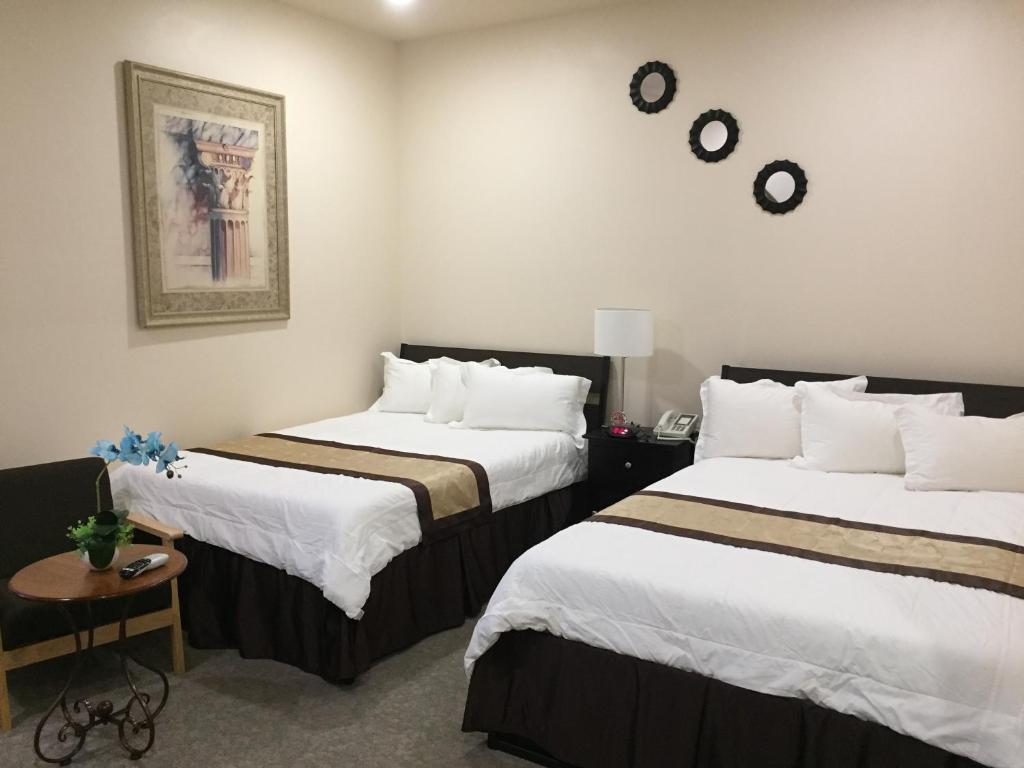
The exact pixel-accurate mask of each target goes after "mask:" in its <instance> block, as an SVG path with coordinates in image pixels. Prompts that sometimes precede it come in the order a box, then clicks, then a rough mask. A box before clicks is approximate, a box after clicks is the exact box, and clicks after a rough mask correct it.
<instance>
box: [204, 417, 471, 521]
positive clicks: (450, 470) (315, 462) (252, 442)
mask: <svg viewBox="0 0 1024 768" xmlns="http://www.w3.org/2000/svg"><path fill="white" fill-rule="evenodd" d="M190 450H191V451H192V452H194V453H206V454H209V455H211V456H220V457H222V458H225V459H234V460H236V461H247V462H251V463H254V464H264V465H267V466H272V467H285V468H288V469H299V470H304V471H306V472H319V473H322V474H331V475H345V476H347V477H359V478H363V479H365V480H380V481H384V482H389V483H398V484H400V485H404V486H405V487H406V488H409V489H410V490H411V491H412V492H413V495H414V496H415V498H416V509H417V513H418V515H419V519H420V527H421V528H422V530H423V537H424V538H425V539H426V538H430V537H432V536H434V535H436V534H438V533H439V532H441V531H442V530H448V529H449V528H451V527H452V526H455V525H458V524H461V523H464V522H468V521H469V519H470V518H472V517H474V516H475V515H477V514H479V513H481V512H490V511H491V491H490V483H489V481H488V479H487V472H486V471H485V470H484V468H483V467H482V466H481V465H480V464H478V463H477V462H475V461H469V460H468V459H456V458H452V457H450V456H432V455H428V454H422V453H410V452H407V451H395V450H390V449H387V448H375V447H372V446H366V445H350V444H348V443H336V442H331V441H329V440H314V439H312V438H307V437H295V436H293V435H282V434H277V433H272V432H267V433H263V434H260V435H255V436H253V437H246V438H242V439H241V440H232V441H230V442H226V443H220V444H218V445H215V446H213V447H211V448H192V449H190Z"/></svg>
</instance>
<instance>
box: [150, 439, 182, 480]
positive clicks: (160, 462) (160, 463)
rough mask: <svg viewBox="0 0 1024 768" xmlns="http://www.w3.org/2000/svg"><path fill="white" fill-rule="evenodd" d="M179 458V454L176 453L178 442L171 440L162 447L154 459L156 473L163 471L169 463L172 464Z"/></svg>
mask: <svg viewBox="0 0 1024 768" xmlns="http://www.w3.org/2000/svg"><path fill="white" fill-rule="evenodd" d="M180 458H181V456H179V455H178V444H177V443H175V442H173V441H172V442H171V444H170V445H168V446H167V447H166V448H164V449H163V451H162V452H161V453H160V456H159V457H158V458H157V459H156V471H157V473H158V474H159V473H160V472H164V471H165V470H166V469H167V466H168V465H169V464H173V463H174V462H176V461H178V460H179V459H180Z"/></svg>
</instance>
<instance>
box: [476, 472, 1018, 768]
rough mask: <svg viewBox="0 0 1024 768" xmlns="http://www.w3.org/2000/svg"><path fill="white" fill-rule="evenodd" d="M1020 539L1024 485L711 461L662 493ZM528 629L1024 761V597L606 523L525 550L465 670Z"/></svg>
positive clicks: (1001, 760) (984, 758)
mask: <svg viewBox="0 0 1024 768" xmlns="http://www.w3.org/2000/svg"><path fill="white" fill-rule="evenodd" d="M651 488H652V489H655V490H662V491H669V492H675V493H685V494H692V495H697V496H704V497H710V498H716V499H723V500H729V501H735V502H743V503H749V504H758V505H762V506H766V507H773V508H778V509H784V510H792V511H797V512H807V513H814V514H819V515H828V516H834V517H842V518H845V519H848V520H861V521H870V522H875V523H883V524H888V525H896V526H901V527H908V528H923V529H927V530H932V531H941V532H949V533H959V534H968V535H973V536H982V537H986V538H993V539H999V540H1002V541H1008V542H1013V543H1016V544H1024V494H1015V493H958V492H945V493H943V492H927V493H925V492H917V493H915V492H910V491H906V490H904V488H903V478H902V477H895V476H889V475H852V474H838V473H833V474H828V473H823V472H812V471H808V470H803V469H797V468H795V467H793V466H792V465H791V464H790V462H788V461H766V460H758V459H728V458H718V459H710V460H707V461H703V462H700V463H698V464H697V465H695V466H693V467H691V468H688V469H685V470H682V471H681V472H678V473H676V474H675V475H673V476H671V477H669V478H667V479H665V480H663V481H661V482H659V483H657V484H655V485H653V486H651ZM523 629H533V630H541V631H545V632H549V633H551V634H554V635H558V636H560V637H564V638H567V639H570V640H577V641H581V642H584V643H587V644H588V645H591V646H595V647H598V648H605V649H608V650H612V651H616V652H619V653H623V654H628V655H630V656H633V657H636V658H640V659H647V660H650V661H654V662H658V663H660V664H665V665H668V666H672V667H678V668H680V669H685V670H691V671H694V672H697V673H699V674H702V675H705V676H709V677H713V678H716V679H718V680H722V681H724V682H727V683H731V684H734V685H738V686H741V687H743V688H747V689H750V690H754V691H760V692H763V693H768V694H775V695H781V696H795V697H805V698H808V699H810V700H811V701H813V702H815V703H817V704H820V705H822V706H824V707H828V708H830V709H833V710H837V711H840V712H846V713H849V714H853V715H856V716H858V717H861V718H863V719H866V720H871V721H874V722H877V723H882V724H884V725H887V726H889V727H890V728H892V729H894V730H896V731H898V732H900V733H904V734H908V735H910V736H912V737H915V738H917V739H920V740H922V741H925V742H928V743H930V744H933V745H935V746H938V747H940V748H942V749H945V750H947V751H949V752H954V753H957V754H960V755H964V756H967V757H970V758H973V759H974V760H977V761H979V762H981V763H983V764H986V765H991V766H994V767H995V768H1021V766H1024V600H1021V599H1018V598H1014V597H1010V596H1007V595H1001V594H995V593H992V592H988V591H983V590H980V589H971V588H968V587H963V586H959V585H954V584H945V583H937V582H934V581H931V580H929V579H924V578H917V577H908V576H900V575H896V574H887V573H875V572H872V571H866V570H858V569H853V568H846V567H842V566H837V565H830V564H825V563H819V562H814V561H810V560H803V559H799V558H796V557H788V556H785V555H779V554H774V553H770V552H760V551H755V550H748V549H740V548H736V547H728V546H723V545H719V544H714V543H711V542H705V541H697V540H692V539H686V538H682V537H677V536H672V535H665V534H658V533H654V532H651V531H647V530H643V529H639V528H631V527H626V526H621V525H614V524H609V523H594V522H588V523H582V524H579V525H576V526H573V527H571V528H569V529H567V530H565V531H562V532H560V533H558V534H556V535H555V536H553V537H552V538H551V539H548V540H547V541H545V542H542V543H541V544H539V545H537V546H536V547H534V548H533V549H531V550H530V551H528V552H527V553H526V554H524V555H523V556H522V557H520V558H519V559H518V560H517V561H516V562H515V563H514V564H513V566H512V568H511V569H510V570H509V571H508V573H507V574H506V575H505V577H504V579H503V580H502V582H501V584H500V585H499V586H498V588H497V590H496V591H495V593H494V595H493V596H492V598H491V601H490V604H489V605H488V608H487V610H486V612H485V614H484V616H483V617H482V618H481V619H480V621H479V622H478V623H477V626H476V629H475V631H474V634H473V638H472V640H471V642H470V646H469V649H468V651H467V653H466V669H467V672H471V671H472V666H473V663H474V662H475V661H476V659H478V658H480V656H481V655H482V654H483V653H485V652H486V651H487V649H488V648H490V647H491V646H492V645H493V644H494V643H495V642H496V641H497V639H498V638H499V636H500V635H501V633H503V632H507V631H510V630H523Z"/></svg>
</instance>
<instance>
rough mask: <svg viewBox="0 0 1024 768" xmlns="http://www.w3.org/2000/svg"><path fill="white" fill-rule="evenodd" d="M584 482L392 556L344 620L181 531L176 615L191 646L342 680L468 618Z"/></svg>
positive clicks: (280, 576) (577, 512)
mask: <svg viewBox="0 0 1024 768" xmlns="http://www.w3.org/2000/svg"><path fill="white" fill-rule="evenodd" d="M588 508H589V504H588V503H587V499H586V497H585V491H584V485H583V484H578V485H575V486H572V487H570V488H565V489H562V490H559V491H553V492H551V493H549V494H546V495H545V496H541V497H540V498H537V499H532V500H530V501H527V502H524V503H523V504H518V505H516V506H514V507H508V508H506V509H503V510H499V511H498V512H495V513H493V514H490V515H486V516H481V517H480V518H479V519H478V521H477V522H476V524H475V525H473V526H472V527H469V528H465V529H463V530H461V531H459V532H456V533H453V534H452V535H450V536H448V537H445V538H442V539H439V540H437V541H433V542H430V543H426V544H420V545H418V546H416V547H414V548H412V549H410V550H407V551H406V552H403V553H402V554H401V555H399V556H398V557H396V558H394V559H393V560H392V561H391V562H390V563H388V565H387V567H385V568H384V570H382V571H381V572H380V573H378V574H377V575H376V576H374V577H373V580H372V582H371V587H370V597H369V599H368V600H367V602H366V606H365V608H364V615H363V618H362V619H360V620H359V621H353V620H352V619H350V618H348V617H347V616H346V615H345V613H344V612H343V611H342V610H341V609H340V608H338V607H337V606H335V605H334V604H333V603H331V602H329V601H328V600H327V599H326V598H325V597H324V596H323V593H322V592H321V591H320V589H319V588H317V587H316V586H314V585H313V584H310V583H309V582H308V581H306V580H304V579H301V578H299V577H297V576H291V575H289V574H287V573H285V572H284V571H282V570H280V569H278V568H274V567H273V566H270V565H266V564H264V563H258V562H255V561H253V560H250V559H249V558H247V557H244V556H242V555H238V554H235V553H233V552H229V551H227V550H225V549H221V548H220V547H215V546H213V545H211V544H206V543H203V542H200V541H196V540H195V539H192V538H189V537H187V536H186V537H185V538H183V539H181V540H179V541H178V542H177V547H178V549H180V550H181V551H182V552H184V553H185V555H186V556H187V557H188V560H189V565H188V568H187V569H186V571H185V573H184V574H183V575H182V576H181V577H180V579H179V582H180V591H181V612H182V622H183V624H184V626H185V629H186V630H187V631H188V640H189V644H190V645H192V646H193V647H195V648H237V649H238V651H239V653H240V654H241V655H242V656H243V657H245V658H252V659H276V660H277V661H282V662H284V663H286V664H291V665H292V666H295V667H298V668H299V669H302V670H305V671H306V672H311V673H313V674H316V675H320V676H321V677H322V678H324V679H325V680H328V681H330V682H350V681H352V680H353V679H354V678H355V677H356V676H357V675H358V674H359V673H361V672H363V671H364V670H366V669H367V668H368V667H369V666H370V665H371V664H372V663H373V662H374V661H375V660H377V659H380V658H381V657H383V656H386V655H388V654H390V653H394V652H395V651H399V650H401V649H403V648H406V647H408V646H410V645H412V644H413V643H415V642H417V641H418V640H421V639H422V638H424V637H426V636H428V635H431V634H433V633H435V632H440V631H441V630H444V629H450V628H452V627H457V626H459V625H461V624H462V623H463V622H464V621H465V620H466V617H467V616H475V615H476V614H477V613H479V611H480V609H481V608H482V607H483V605H484V604H485V603H486V601H487V600H488V598H489V597H490V595H491V592H493V591H494V588H495V587H496V586H497V585H498V581H499V580H500V579H501V577H502V576H503V575H504V573H505V571H506V570H507V569H508V567H509V566H510V565H511V564H512V561H513V560H515V559H516V558H517V557H518V556H519V555H520V554H522V553H523V552H525V551H526V550H527V549H529V548H530V547H532V546H533V545H534V544H537V543H538V542H540V541H543V540H544V539H546V538H547V537H548V536H551V535H552V534H554V533H556V532H558V531H559V530H561V529H562V528H565V527H566V526H567V525H570V524H572V523H574V522H576V521H577V520H579V519H582V518H583V517H585V516H586V515H587V514H589V512H588Z"/></svg>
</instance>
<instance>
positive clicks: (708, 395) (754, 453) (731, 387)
mask: <svg viewBox="0 0 1024 768" xmlns="http://www.w3.org/2000/svg"><path fill="white" fill-rule="evenodd" d="M800 384H802V385H804V386H805V387H806V389H807V390H817V389H822V390H825V391H832V390H840V391H847V392H863V391H864V390H865V389H867V386H868V380H867V377H865V376H858V377H856V378H853V379H844V380H842V381H821V382H813V383H812V382H800ZM700 404H701V409H702V411H703V413H704V419H703V421H702V422H701V426H700V436H699V437H698V438H697V447H696V449H695V451H694V461H701V460H702V459H711V458H715V457H716V456H741V457H747V458H755V459H792V458H793V457H794V456H797V455H799V454H800V410H799V407H798V404H797V401H796V390H795V389H794V388H793V387H787V386H786V385H785V384H780V383H779V382H777V381H772V380H770V379H761V380H760V381H755V382H753V383H752V384H740V383H738V382H735V381H730V380H729V379H723V378H721V377H720V376H712V377H711V378H710V379H708V380H707V381H705V382H704V383H703V384H701V387H700Z"/></svg>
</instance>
